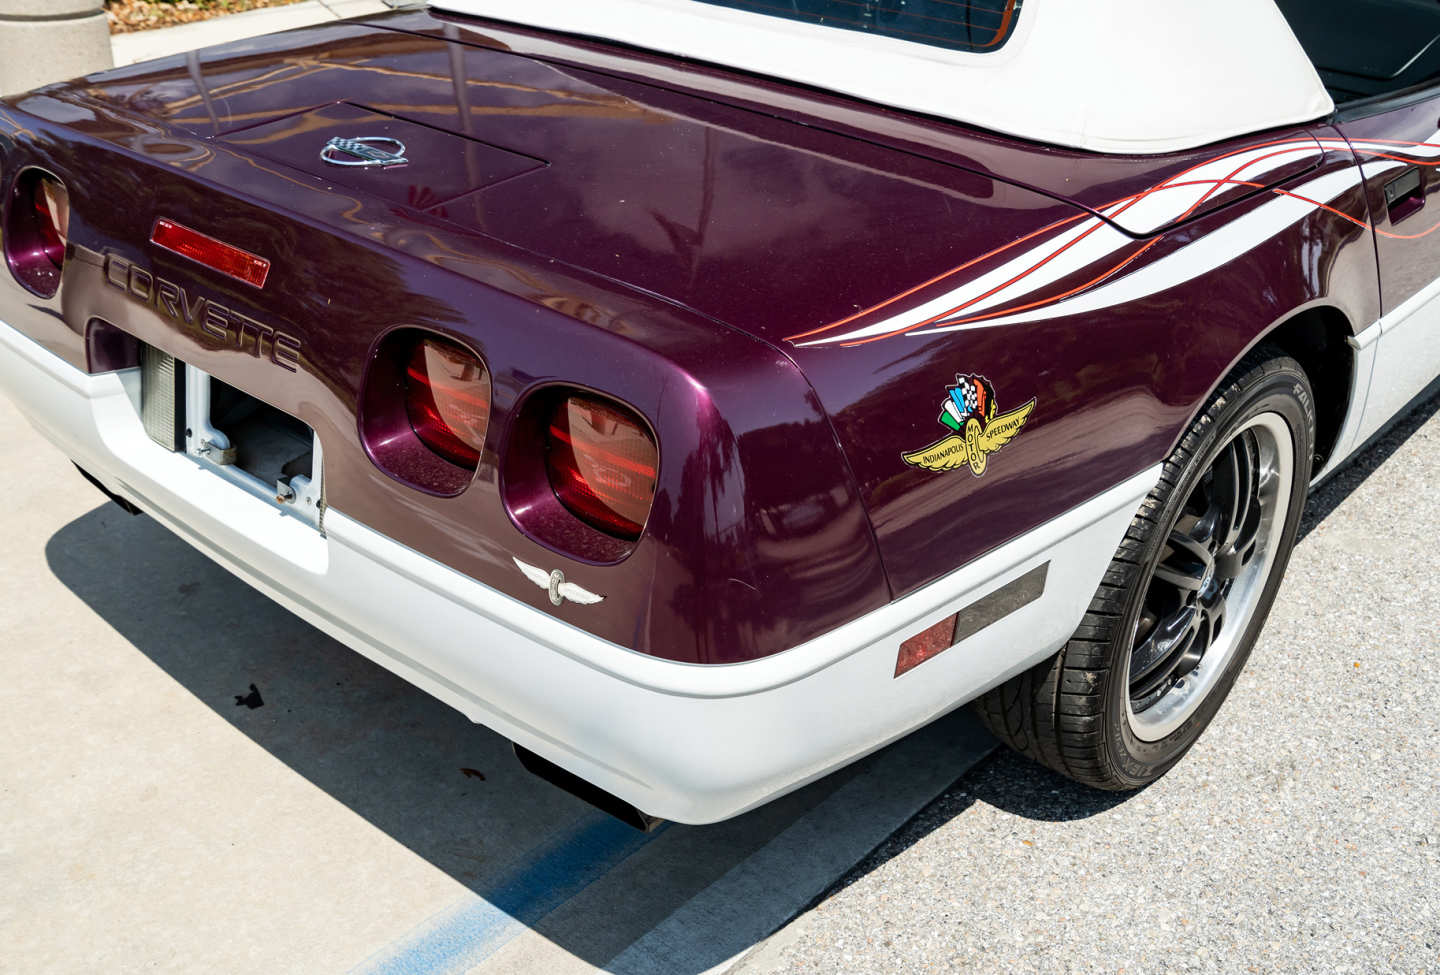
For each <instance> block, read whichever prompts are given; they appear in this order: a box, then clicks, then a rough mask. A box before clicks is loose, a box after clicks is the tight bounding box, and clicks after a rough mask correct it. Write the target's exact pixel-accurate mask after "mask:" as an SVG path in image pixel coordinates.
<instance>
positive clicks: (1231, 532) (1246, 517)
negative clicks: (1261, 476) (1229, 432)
mask: <svg viewBox="0 0 1440 975" xmlns="http://www.w3.org/2000/svg"><path fill="white" fill-rule="evenodd" d="M1228 455H1229V456H1228V457H1227V460H1228V461H1229V462H1230V467H1231V470H1232V472H1233V476H1232V477H1231V478H1230V484H1231V486H1232V487H1233V490H1234V497H1233V499H1232V503H1231V508H1230V517H1229V519H1228V520H1227V521H1226V523H1225V538H1224V541H1222V542H1221V544H1220V546H1219V550H1220V551H1221V552H1227V553H1228V552H1234V551H1236V548H1237V543H1238V542H1239V541H1240V538H1241V535H1242V534H1243V533H1244V531H1245V529H1246V526H1247V525H1249V524H1250V522H1251V515H1252V512H1253V513H1254V514H1255V515H1257V516H1258V514H1259V512H1258V506H1257V505H1256V501H1257V500H1258V498H1257V497H1256V490H1257V488H1258V484H1257V483H1256V470H1257V469H1258V464H1257V460H1258V457H1257V451H1256V449H1255V445H1254V442H1253V438H1252V437H1251V436H1249V435H1246V434H1242V435H1240V436H1238V437H1236V438H1235V439H1234V441H1232V442H1231V444H1230V447H1229V450H1228ZM1254 520H1255V524H1256V525H1257V526H1258V524H1259V518H1258V517H1256V518H1255V519H1254Z"/></svg>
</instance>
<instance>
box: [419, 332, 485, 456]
mask: <svg viewBox="0 0 1440 975" xmlns="http://www.w3.org/2000/svg"><path fill="white" fill-rule="evenodd" d="M405 410H406V412H407V413H408V414H409V417H410V426H411V429H413V430H414V431H415V435H416V436H417V437H419V438H420V442H421V443H423V444H425V446H427V447H429V448H430V449H431V450H433V451H435V453H437V454H439V455H440V456H441V457H444V458H445V459H446V460H448V461H450V462H451V463H452V464H457V465H459V466H460V467H467V468H469V469H470V470H474V469H475V468H476V467H477V466H479V464H480V452H481V451H482V450H483V449H484V447H485V430H486V428H487V427H488V426H489V424H490V373H489V372H488V371H487V370H486V369H485V364H484V363H482V362H481V361H480V360H479V359H478V358H477V357H476V356H475V354H474V353H473V352H471V351H470V350H469V349H467V348H465V347H464V346H462V345H459V344H457V343H455V342H450V341H447V340H445V339H439V338H425V339H421V340H420V341H418V342H416V343H415V350H414V352H413V353H411V356H410V362H409V365H408V366H407V367H406V370H405Z"/></svg>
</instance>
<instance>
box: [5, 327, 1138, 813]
mask: <svg viewBox="0 0 1440 975" xmlns="http://www.w3.org/2000/svg"><path fill="white" fill-rule="evenodd" d="M129 381H131V377H126V376H122V375H120V374H114V373H111V374H105V375H99V376H90V375H86V374H85V373H83V372H81V371H79V370H77V369H75V368H74V367H73V366H71V365H69V364H68V363H66V362H64V361H63V360H61V359H59V358H58V357H56V356H55V355H53V354H52V353H50V352H49V351H47V350H45V349H43V348H42V347H41V346H39V345H38V344H36V343H35V342H33V341H31V340H30V339H28V338H26V337H25V336H23V335H21V334H20V333H19V332H17V331H16V330H14V329H13V328H11V327H10V326H8V325H5V324H4V323H0V389H3V390H4V391H5V392H7V393H8V394H9V395H10V396H11V397H12V398H13V399H14V400H15V402H16V404H17V405H18V406H19V408H20V409H21V410H22V411H23V412H24V413H25V414H26V415H27V416H28V417H29V419H30V421H31V422H32V423H33V424H34V425H35V427H36V428H37V429H38V430H39V431H40V432H41V433H43V434H44V435H45V436H46V437H48V438H49V439H50V440H52V441H53V442H54V443H55V444H56V445H58V446H59V447H60V449H61V450H63V451H64V452H65V453H66V454H68V455H69V456H70V457H71V458H72V459H73V460H75V461H76V462H77V463H78V464H80V465H81V466H82V467H84V468H85V469H86V470H88V471H89V472H90V473H91V474H93V475H94V476H95V477H97V478H98V479H99V480H101V481H102V482H103V483H105V485H106V486H107V487H109V488H110V489H111V490H112V491H114V492H115V493H116V494H119V495H121V496H122V497H125V498H127V499H129V500H131V501H133V502H134V503H135V504H137V505H138V506H139V507H141V508H142V509H144V510H145V511H146V512H147V513H149V514H150V515H152V516H153V517H155V518H156V519H157V520H159V521H160V522H161V523H163V524H165V525H166V526H168V527H169V528H170V529H171V530H173V531H174V532H176V533H177V534H178V535H180V536H181V537H182V538H184V539H185V540H186V541H188V542H190V544H192V545H194V546H195V547H196V548H198V549H199V550H200V551H202V552H204V553H205V554H207V555H209V556H210V557H211V558H213V559H214V560H215V561H217V562H219V563H220V564H221V565H224V566H225V567H226V568H228V569H229V570H230V571H232V572H234V573H235V574H236V575H238V576H239V577H241V578H242V579H244V580H246V581H247V582H249V583H250V584H251V585H253V586H255V587H256V588H257V589H259V590H261V591H262V592H264V593H266V594H267V595H269V596H270V597H272V598H273V599H275V600H276V601H278V602H280V603H281V604H282V605H284V606H286V607H287V608H289V609H290V610H291V611H293V612H295V613H296V614H298V615H299V616H301V617H303V618H304V619H306V620H308V621H309V622H310V623H312V624H314V625H315V626H317V627H319V628H320V629H322V630H324V631H325V632H327V633H329V634H330V635H331V636H333V637H335V638H336V639H338V640H340V641H341V642H343V643H345V644H347V645H348V646H350V647H352V648H354V649H355V650H358V651H359V652H360V653H363V654H365V655H366V656H367V657H369V658H370V659H372V660H374V661H376V662H377V663H379V664H381V665H382V666H384V667H386V668H388V669H390V670H392V671H394V672H395V673H397V674H399V675H400V676H402V677H404V678H405V679H407V680H409V681H411V682H412V683H414V684H415V685H416V686H418V687H420V688H422V689H424V690H426V691H428V692H429V693H431V694H433V695H434V696H436V697H438V698H439V699H441V700H442V701H445V702H446V703H448V704H450V705H451V706H453V707H455V708H457V709H459V710H460V711H462V712H464V713H465V714H466V715H468V716H469V717H470V718H471V719H472V720H474V721H477V722H479V723H481V724H484V725H486V726H488V727H490V728H493V729H494V730H495V731H497V732H499V733H500V734H502V735H504V736H506V737H507V738H510V739H512V740H513V741H516V742H518V743H520V744H521V745H523V746H525V747H526V748H529V749H530V750H531V751H534V752H536V753H538V754H540V755H542V756H544V757H545V758H548V759H550V760H551V761H553V762H555V763H556V764H558V765H560V766H562V767H564V768H566V769H568V770H570V771H572V772H574V773H575V774H576V775H579V776H580V777H582V778H584V779H586V780H587V781H589V782H592V783H594V784H595V785H597V786H599V787H600V788H602V789H604V790H606V791H608V792H611V793H614V794H615V795H617V796H619V797H620V798H622V799H624V800H626V801H628V802H630V803H632V804H634V805H635V806H636V807H638V808H639V809H641V810H642V811H644V812H646V813H649V814H651V815H654V816H659V817H662V818H665V819H672V820H676V821H679V822H685V823H704V822H713V821H716V820H720V819H724V818H727V817H729V816H733V815H735V814H737V813H740V812H743V811H744V810H746V809H749V808H751V807H753V806H756V805H759V804H761V803H763V802H765V801H766V800H768V799H772V798H774V797H775V796H777V795H780V794H781V793H783V792H786V791H789V790H790V789H793V788H795V787H797V786H799V785H802V784H804V783H805V782H808V781H811V780H813V779H815V778H818V777H819V776H821V775H823V774H825V773H826V772H828V771H831V770H833V769H835V768H837V767H839V766H841V765H844V764H846V763H847V762H850V761H852V760H854V759H856V758H858V757H860V756H861V755H864V754H865V753H867V752H870V751H873V750H875V749H876V748H879V747H881V746H882V745H884V744H886V743H888V742H890V741H892V740H894V739H896V738H898V737H900V736H901V735H903V734H905V733H906V732H908V731H911V730H913V729H915V728H917V727H919V726H920V725H923V724H925V723H926V722H928V721H930V720H932V719H934V718H936V717H938V716H939V715H941V714H943V713H945V712H947V711H949V710H951V709H953V708H955V707H956V706H958V705H960V704H962V703H964V702H965V701H967V700H969V699H971V698H973V697H974V696H975V695H977V694H979V693H980V692H981V691H983V690H985V689H987V688H989V687H992V686H994V685H995V684H996V683H998V682H1000V681H1001V680H1004V679H1005V678H1007V677H1009V676H1010V675H1012V674H1014V673H1017V672H1018V671H1020V670H1022V669H1024V668H1025V667H1028V666H1030V665H1032V664H1033V663H1035V662H1037V661H1039V660H1040V659H1043V658H1044V657H1045V656H1046V655H1048V654H1049V653H1052V652H1053V651H1054V650H1055V649H1057V648H1058V647H1059V646H1060V645H1061V644H1062V643H1063V642H1064V641H1065V640H1066V639H1067V638H1068V637H1069V635H1070V634H1071V633H1072V632H1073V631H1074V629H1075V627H1076V626H1077V625H1078V623H1079V621H1080V618H1081V615H1082V614H1083V612H1084V609H1085V606H1086V605H1087V604H1088V602H1089V600H1090V597H1091V595H1092V594H1093V592H1094V590H1095V586H1096V585H1097V584H1098V582H1099V579H1100V576H1101V574H1102V573H1103V571H1104V568H1105V566H1106V564H1107V563H1108V562H1109V559H1110V557H1111V554H1112V553H1113V552H1114V550H1115V547H1116V546H1117V545H1118V544H1119V540H1120V537H1121V535H1122V534H1123V532H1124V531H1125V528H1126V526H1127V525H1128V524H1129V522H1130V518H1131V516H1132V515H1133V514H1134V511H1135V509H1136V507H1137V506H1138V504H1139V502H1140V500H1141V499H1142V498H1143V497H1144V496H1145V494H1146V493H1147V492H1148V491H1149V490H1150V488H1151V487H1152V486H1153V485H1154V483H1155V480H1156V478H1157V477H1158V475H1159V468H1158V467H1157V468H1152V469H1150V470H1147V471H1145V472H1143V473H1141V474H1139V475H1136V476H1135V477H1132V478H1130V479H1128V480H1126V481H1124V482H1122V483H1121V484H1118V485H1116V486H1115V487H1113V488H1111V489H1110V490H1108V491H1106V492H1104V493H1103V494H1101V495H1099V496H1098V497H1096V498H1094V499H1092V500H1090V501H1089V502H1086V503H1085V504H1083V505H1080V506H1078V507H1076V508H1074V509H1072V510H1071V511H1070V512H1068V513H1066V514H1065V515H1064V516H1062V517H1061V518H1058V519H1056V520H1054V521H1052V522H1049V523H1047V524H1045V525H1042V526H1041V527H1040V528H1037V529H1035V530H1034V531H1031V532H1029V533H1027V534H1026V535H1024V536H1021V537H1020V538H1018V539H1016V540H1014V541H1012V542H1010V543H1008V544H1006V545H1004V546H1003V547H1001V548H999V549H997V550H995V551H994V552H991V553H989V554H988V555H986V556H984V557H983V558H980V559H977V560H975V561H974V562H971V563H970V564H968V565H966V566H964V567H962V568H961V569H959V570H958V571H956V572H954V573H952V574H951V575H949V576H946V577H945V578H943V579H941V580H939V581H937V582H935V583H933V584H931V585H930V586H927V587H925V588H924V589H923V590H920V591H919V592H916V593H913V594H911V595H909V596H906V597H905V598H903V599H900V600H897V601H895V602H893V603H891V604H890V605H888V606H886V607H884V608H883V609H880V610H877V611H875V612H873V613H870V614H868V615H866V616H863V617H861V618H859V619H857V620H854V621H853V622H851V623H848V624H846V625H845V626H842V627H839V628H838V629H835V630H833V631H831V632H830V633H827V634H825V635H824V636H822V637H819V638H817V639H815V640H812V641H810V642H809V643H806V644H804V645H802V646H799V647H795V648H794V649H791V650H789V651H786V652H784V653H780V654H776V655H774V656H772V657H767V658H765V659H762V660H757V661H753V662H750V663H743V664H733V665H727V666H711V667H704V666H696V665H690V664H681V663H674V662H670V661H665V660H660V659H657V658H655V657H651V656H647V655H644V654H639V653H635V652H633V651H630V650H627V649H625V648H623V647H620V646H618V645H616V644H613V643H610V642H608V641H605V640H601V639H598V638H596V637H594V636H591V635H590V634H588V633H585V632H584V631H582V630H579V629H576V628H574V627H572V626H570V625H568V624H566V623H563V622H560V621H559V620H557V619H555V618H554V617H551V616H549V615H548V614H546V613H544V612H541V611H539V610H536V609H533V608H531V607H530V606H527V605H525V604H523V603H520V602H518V601H516V600H514V599H512V598H510V597H509V596H506V595H504V594H502V593H499V592H496V591H495V590H493V589H490V588H488V587H486V586H483V585H481V584H480V583H478V582H476V581H474V580H473V579H470V578H469V577H467V576H464V575H461V574H460V573H458V572H456V571H454V570H452V569H449V568H447V567H446V566H443V565H441V564H440V563H438V562H435V561H434V560H432V559H429V558H427V557H426V556H424V555H422V554H420V553H419V552H416V551H414V550H412V549H409V548H406V547H405V546H403V545H401V544H399V543H397V542H395V541H393V540H391V539H389V538H387V537H385V536H382V535H380V534H378V533H376V532H374V531H371V530H370V529H369V528H367V527H365V526H364V525H362V524H360V523H358V522H356V521H353V520H351V519H349V518H347V517H345V515H344V514H342V513H340V512H337V511H335V510H334V509H331V510H329V511H328V512H327V513H326V515H325V533H324V534H323V535H322V534H320V533H319V532H317V531H315V530H314V529H313V528H311V527H309V526H308V525H305V524H304V523H302V522H301V521H299V520H298V519H296V518H293V517H288V516H286V515H284V514H283V513H281V512H280V511H279V510H277V509H276V508H274V507H272V506H270V505H267V504H266V503H264V502H263V501H261V500H259V499H257V498H255V497H252V496H251V495H249V494H247V493H246V492H244V491H243V490H241V489H240V488H238V487H236V486H234V485H232V484H229V483H227V482H226V481H224V480H222V479H221V478H219V477H217V476H216V475H214V474H213V473H211V472H209V471H207V470H206V469H204V468H202V467H201V466H200V465H199V464H197V463H195V462H194V461H192V460H190V459H188V458H186V457H185V456H184V455H183V454H177V453H172V452H170V451H167V450H165V449H163V448H162V447H160V446H158V445H157V444H155V443H154V442H153V441H151V440H150V439H149V437H147V436H146V434H145V431H144V429H143V427H142V426H141V423H140V419H139V416H138V415H137V413H136V411H135V408H134V406H133V405H132V399H131V396H130V394H129V393H128V392H127V391H126V386H125V384H126V382H129ZM1046 562H1049V569H1048V572H1047V573H1046V582H1045V588H1044V592H1043V594H1042V595H1041V596H1040V597H1039V598H1038V599H1036V600H1035V601H1033V602H1030V603H1029V604H1027V605H1025V606H1023V607H1022V608H1020V609H1018V610H1015V611H1014V612H1011V613H1010V614H1009V615H1007V616H1004V617H1003V618H1001V619H999V620H998V621H997V622H994V623H993V624H991V625H989V626H987V627H985V628H983V629H981V630H979V631H978V632H976V633H975V634H973V635H972V636H970V637H968V638H966V639H965V640H963V641H961V642H960V643H958V644H957V645H955V646H954V647H952V648H950V649H949V650H947V651H945V652H944V653H942V654H940V655H939V656H937V657H934V658H933V659H931V660H929V661H927V662H926V663H924V664H922V665H921V666H919V667H918V668H916V669H915V670H912V671H910V672H908V673H906V674H905V675H903V676H901V677H899V678H898V679H897V678H895V677H894V671H895V659H896V653H897V651H898V648H899V644H900V642H901V641H902V640H904V639H906V638H907V637H910V636H913V635H914V634H915V633H917V632H918V631H920V630H921V629H924V628H925V627H926V626H929V625H930V624H932V623H934V622H935V621H937V620H939V619H942V618H944V617H946V616H948V615H950V614H952V613H954V612H956V611H957V610H960V609H963V608H964V607H966V606H968V605H970V604H971V603H973V602H975V601H976V600H977V599H979V598H981V597H983V596H985V595H986V594H988V593H990V592H993V591H994V590H995V589H997V588H999V587H1001V586H1003V585H1005V584H1006V583H1008V582H1010V581H1012V580H1014V579H1017V578H1018V577H1020V576H1021V575H1024V574H1025V573H1026V572H1028V571H1029V570H1031V569H1034V568H1035V567H1037V566H1039V565H1042V564H1044V563H1046Z"/></svg>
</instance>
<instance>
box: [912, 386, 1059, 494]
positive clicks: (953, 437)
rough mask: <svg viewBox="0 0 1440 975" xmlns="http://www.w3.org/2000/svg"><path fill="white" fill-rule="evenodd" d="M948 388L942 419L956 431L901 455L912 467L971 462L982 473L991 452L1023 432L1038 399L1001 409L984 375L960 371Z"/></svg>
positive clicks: (936, 467) (949, 466) (945, 468)
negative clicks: (1022, 429) (1000, 410)
mask: <svg viewBox="0 0 1440 975" xmlns="http://www.w3.org/2000/svg"><path fill="white" fill-rule="evenodd" d="M946 392H947V393H948V395H947V396H946V397H945V400H944V401H943V402H942V403H941V404H940V416H939V417H938V419H939V421H940V423H941V424H942V425H944V426H946V427H949V428H950V429H951V430H953V431H954V433H952V434H950V435H949V436H948V437H942V438H940V439H939V440H937V441H935V442H934V443H932V444H931V445H930V446H928V447H922V448H920V449H919V450H917V451H914V452H913V453H908V454H901V455H900V458H901V459H902V460H904V461H905V463H907V464H909V465H910V466H911V467H923V468H925V469H926V470H927V471H934V472H936V473H939V472H940V471H952V470H955V469H956V468H958V467H962V466H964V465H965V464H969V465H970V473H971V474H974V475H975V476H976V477H979V476H980V475H981V474H984V473H985V465H986V464H987V463H988V456H989V455H990V454H992V453H994V452H995V451H997V450H999V449H1000V448H1001V447H1003V446H1005V445H1006V444H1007V443H1009V442H1010V441H1011V440H1013V439H1014V438H1015V435H1016V434H1017V433H1019V432H1020V428H1021V427H1023V426H1024V425H1025V420H1026V419H1027V418H1028V417H1029V416H1030V411H1031V410H1033V409H1035V400H1034V399H1033V398H1032V399H1031V400H1030V402H1028V403H1026V404H1025V405H1024V406H1017V407H1016V408H1015V409H1013V410H1010V411H1009V412H1008V413H1000V412H999V408H998V407H997V406H996V403H995V387H994V386H993V385H991V383H990V380H988V379H986V378H985V377H983V376H962V375H956V377H955V385H953V386H949V387H947V388H946Z"/></svg>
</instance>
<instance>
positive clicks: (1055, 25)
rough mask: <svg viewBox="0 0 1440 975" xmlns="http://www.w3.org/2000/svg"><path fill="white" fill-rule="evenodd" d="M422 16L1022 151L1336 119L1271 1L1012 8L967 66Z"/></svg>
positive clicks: (874, 49)
mask: <svg viewBox="0 0 1440 975" xmlns="http://www.w3.org/2000/svg"><path fill="white" fill-rule="evenodd" d="M431 5H432V6H434V7H438V8H442V9H444V10H450V11H454V12H457V13H463V14H474V15H477V16H482V17H490V18H494V19H496V20H503V21H509V22H511V23H518V24H524V25H529V26H532V27H540V28H546V29H550V30H558V31H565V32H568V33H574V34H582V35H585V36H589V37H595V38H604V39H607V40H613V41H619V42H621V43H624V44H630V45H634V46H636V47H640V48H645V49H648V50H654V51H662V52H665V53H667V54H675V55H680V56H682V57H688V58H695V59H699V60H702V61H709V62H712V63H716V64H723V65H728V66H730V67H734V68H739V69H741V70H744V71H752V72H755V73H757V74H763V75H770V76H772V77H776V78H784V79H787V80H790V81H796V82H800V83H802V84H806V85H814V86H816V87H819V88H826V89H829V90H831V91H836V92H841V93H844V94H847V95H854V96H856V97H859V98H864V99H867V100H869V101H873V102H880V103H882V104H885V105H891V106H894V107H895V108H902V109H908V110H910V111H915V112H922V113H925V114H927V115H936V116H941V117H944V118H950V119H954V120H956V121H959V122H966V123H969V124H972V125H977V126H981V127H982V128H986V129H992V130H995V131H998V132H1005V133H1008V134H1011V135H1016V136H1020V137H1022V138H1026V139H1033V140H1036V141H1040V142H1048V143H1053V144H1055V145H1061V146H1070V147H1073V148H1077V149H1088V150H1093V151H1097V152H1114V153H1134V154H1153V153H1161V152H1171V151H1177V150H1181V149H1190V148H1194V147H1196V146H1201V145H1205V144H1207V143H1210V142H1215V141H1217V140H1220V139H1224V138H1228V137H1230V136H1236V135H1243V134H1245V133H1247V132H1256V131H1259V130H1261V129H1268V128H1274V127H1277V126H1282V125H1291V124H1296V123H1301V122H1309V121H1313V120H1314V119H1318V118H1321V117H1323V116H1325V115H1328V114H1329V113H1330V112H1331V111H1332V110H1333V108H1334V105H1333V103H1332V102H1331V100H1330V96H1329V95H1328V94H1327V93H1326V91H1325V87H1324V85H1322V84H1321V82H1320V78H1319V76H1318V75H1317V74H1316V73H1315V68H1314V67H1313V66H1312V65H1311V63H1310V61H1309V59H1308V58H1307V57H1306V56H1305V52H1304V51H1303V50H1302V49H1301V47H1300V44H1299V42H1298V41H1297V40H1296V39H1295V35H1294V34H1293V33H1292V32H1291V30H1290V27H1289V25H1288V24H1287V23H1286V22H1285V19H1284V17H1283V16H1281V14H1280V11H1279V10H1278V9H1277V8H1276V7H1275V4H1274V0H1024V2H1023V6H1021V8H1020V9H1019V11H1018V12H1017V13H1016V15H1015V16H1016V21H1015V26H1014V32H1013V34H1012V35H1011V36H1010V38H1009V39H1008V40H1007V41H1006V42H1005V43H1004V44H1003V45H1002V46H1000V47H998V48H997V49H996V50H993V51H987V52H981V53H969V52H961V51H954V50H947V49H944V48H940V47H932V46H930V45H928V44H921V43H916V42H913V41H904V40H897V39H894V38H890V37H881V36H876V35H873V34H868V33H862V32H859V31H854V30H844V29H840V28H835V27H822V26H816V25H812V24H806V23H800V22H797V21H793V20H787V19H784V18H782V17H777V16H769V15H765V14H759V13H750V12H746V11H741V10H734V9H730V8H727V7H720V6H715V5H713V4H709V3H702V2H698V0H432V4H431Z"/></svg>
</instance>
